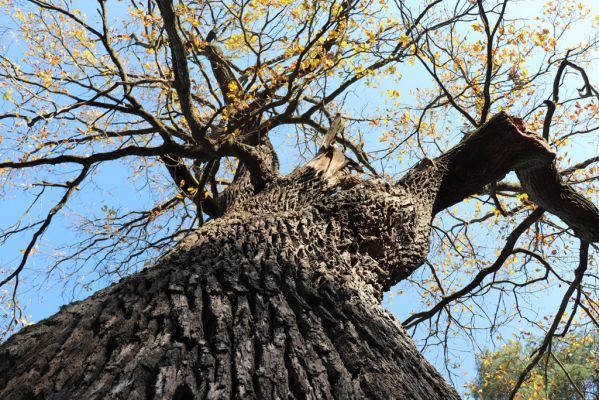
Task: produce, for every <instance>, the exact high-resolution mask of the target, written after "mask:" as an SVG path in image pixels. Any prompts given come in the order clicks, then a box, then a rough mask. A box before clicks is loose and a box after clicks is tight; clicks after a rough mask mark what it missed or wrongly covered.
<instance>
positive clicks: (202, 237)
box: [0, 114, 597, 400]
mask: <svg viewBox="0 0 599 400" xmlns="http://www.w3.org/2000/svg"><path fill="white" fill-rule="evenodd" d="M254 149H258V150H260V149H261V150H260V151H261V152H262V154H263V155H262V156H261V158H260V159H261V160H262V161H263V162H264V163H267V164H269V166H270V168H251V169H250V170H252V171H260V170H271V171H272V170H274V169H276V168H274V166H276V159H275V158H273V157H271V156H269V151H268V149H270V147H269V146H263V147H260V146H258V147H255V148H254ZM553 158H554V154H553V153H552V152H551V151H550V150H549V148H548V147H547V146H546V145H545V143H544V141H543V140H542V139H540V138H539V137H537V136H535V135H533V134H530V133H529V132H527V131H526V129H525V127H524V126H523V125H522V123H521V122H520V121H519V120H517V119H515V118H511V117H509V116H507V115H505V114H499V115H498V116H496V117H494V118H492V119H491V120H490V121H489V122H488V123H487V124H486V125H485V126H483V127H482V128H480V129H479V130H478V131H477V132H475V133H473V134H472V135H470V136H469V137H468V138H466V139H465V140H464V141H463V142H462V143H460V144H459V145H458V146H456V147H455V148H454V149H452V150H450V151H449V152H448V153H446V154H444V155H442V156H441V157H439V158H437V159H435V160H428V159H426V160H423V161H422V162H421V163H420V164H418V165H417V166H416V167H415V168H413V169H412V170H411V171H410V172H409V173H408V174H407V175H406V176H405V177H404V178H403V179H402V180H400V181H399V182H397V184H396V185H390V184H388V183H385V182H383V181H380V180H367V179H363V178H360V177H357V176H355V175H351V174H350V173H349V172H348V169H347V165H348V160H347V159H346V157H345V156H344V155H343V153H342V152H341V151H340V150H338V149H337V148H336V147H334V146H332V145H331V144H330V141H327V143H326V144H325V146H324V147H323V149H322V150H321V152H320V153H319V155H318V156H317V157H316V158H315V159H314V160H312V161H311V162H310V163H309V164H307V165H306V166H303V167H300V168H298V169H297V170H295V171H294V172H292V173H291V174H290V175H288V176H286V177H280V176H278V175H277V174H276V173H272V176H271V177H270V178H269V179H267V180H256V179H250V177H249V174H248V173H247V172H242V173H240V174H239V175H238V177H237V179H236V183H235V184H234V185H233V186H232V188H231V189H230V191H229V193H228V194H227V195H226V196H223V198H222V199H219V201H220V207H221V209H220V210H219V214H222V216H221V217H220V218H217V219H215V220H214V221H211V222H209V223H207V224H205V225H204V226H203V227H202V228H201V229H199V230H198V231H197V232H196V233H195V234H193V235H191V236H190V237H189V238H187V239H186V240H185V241H184V243H183V244H182V245H180V246H178V247H177V248H175V249H174V250H172V251H171V253H170V254H168V255H167V256H166V257H165V258H164V259H163V260H162V261H161V262H160V263H159V265H157V266H155V267H153V268H151V269H148V270H145V271H142V272H141V273H138V274H136V275H134V276H131V277H129V278H127V279H124V280H123V281H121V282H119V283H117V284H115V285H113V286H111V287H109V288H107V289H104V290H102V291H100V292H99V293H97V294H95V295H94V296H92V297H90V298H88V299H86V300H84V301H81V302H78V303H75V304H71V305H69V306H66V307H64V308H63V309H62V310H61V312H59V313H58V314H56V315H55V316H53V317H51V318H49V319H47V320H45V321H42V322H41V323H39V324H36V325H34V326H31V327H28V328H26V329H23V330H22V331H21V332H19V333H18V334H16V335H15V336H13V337H12V338H11V339H9V340H8V341H7V342H6V343H4V344H3V345H2V346H1V347H0V398H2V399H12V400H16V399H36V398H40V399H41V398H52V399H62V398H65V399H104V398H115V399H188V398H189V399H193V398H198V399H204V398H205V399H228V398H240V399H245V398H260V399H304V398H306V399H329V398H335V399H352V398H356V399H359V398H372V399H458V398H459V396H458V394H457V392H456V391H455V389H453V388H452V387H451V386H450V385H448V384H447V383H446V382H445V381H444V380H443V379H442V377H441V376H440V375H439V374H438V373H437V372H436V371H435V369H434V368H433V367H432V366H431V365H430V364H429V363H428V362H427V361H426V360H425V359H424V358H423V357H422V356H421V355H420V353H419V352H418V351H417V349H416V348H415V346H414V344H413V343H412V341H411V339H410V338H409V337H408V336H407V335H406V334H405V332H404V330H403V329H402V327H401V326H400V324H399V323H398V322H397V321H396V320H395V319H394V318H393V317H392V316H391V315H389V314H388V313H387V312H386V311H384V309H383V308H382V307H381V305H380V300H381V297H382V293H383V291H384V290H385V289H387V288H389V287H390V286H391V285H393V284H395V283H397V282H398V281H400V280H401V279H404V278H405V277H407V276H409V275H410V274H411V273H412V272H413V271H414V270H415V269H416V268H418V267H419V266H420V264H421V263H422V261H423V259H424V257H425V256H426V254H427V251H428V236H429V230H430V223H431V220H432V218H433V216H434V214H435V213H437V212H439V211H441V210H442V209H444V208H446V207H448V206H449V205H451V204H455V203H457V202H459V201H461V200H462V199H464V198H465V197H468V196H470V195H472V194H473V193H476V192H477V191H479V190H481V189H482V188H483V187H484V186H485V185H487V184H488V183H489V182H492V181H494V180H497V179H499V178H501V177H502V176H503V175H505V174H506V173H507V172H509V171H510V170H514V169H517V170H518V171H519V174H521V175H522V174H528V172H527V171H529V170H531V169H532V168H534V169H535V170H543V169H545V170H550V169H551V168H553V167H551V163H552V160H553ZM245 171H247V170H245ZM529 175H530V174H529ZM252 182H253V183H254V184H252ZM256 182H259V183H260V184H259V186H258V187H259V190H258V191H257V192H256V187H257V186H256ZM523 184H524V183H523ZM560 184H561V183H560ZM262 185H264V186H263V187H262ZM524 185H525V186H527V184H524ZM561 185H562V186H561V187H563V188H567V187H566V186H565V185H563V184H561ZM568 190H570V189H568ZM534 196H536V197H538V198H539V200H538V201H539V203H540V204H541V205H542V206H543V207H545V208H547V209H549V210H551V208H550V206H552V204H554V203H553V202H552V200H551V196H549V195H545V194H544V193H541V192H540V191H535V194H534ZM587 206H588V204H587ZM572 207H575V206H572ZM589 207H590V208H589ZM593 207H594V206H592V205H591V206H588V207H587V208H588V209H589V210H590V211H589V212H591V213H592V212H595V213H597V210H596V208H595V209H594V208H593ZM562 209H563V208H562ZM575 209H576V207H575ZM576 210H577V209H576ZM576 212H578V211H576ZM572 213H574V214H575V212H574V211H572V212H570V213H568V215H571V214H572ZM564 220H565V221H566V222H568V220H567V218H564ZM579 225H580V226H576V229H577V232H587V230H586V228H585V226H584V224H579ZM589 232H590V231H589ZM589 232H587V233H588V234H587V236H586V237H589V238H591V239H587V240H592V239H593V236H592V235H593V232H590V233H589ZM581 234H582V233H581ZM595 238H596V237H595Z"/></svg>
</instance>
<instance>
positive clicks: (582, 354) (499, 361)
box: [470, 332, 599, 400]
mask: <svg viewBox="0 0 599 400" xmlns="http://www.w3.org/2000/svg"><path fill="white" fill-rule="evenodd" d="M534 339H535V340H534V341H533V338H529V339H528V341H527V342H525V343H526V344H525V345H522V342H518V341H515V340H512V341H510V342H509V343H508V344H506V345H504V346H502V347H501V348H500V349H499V350H497V351H488V350H487V351H485V352H483V353H482V354H481V355H480V356H479V357H478V359H477V377H476V379H475V381H474V382H472V384H471V387H470V390H471V398H473V399H481V400H484V399H494V400H504V399H506V400H507V399H509V398H510V397H509V396H510V392H511V390H512V388H513V386H514V384H515V383H516V381H517V379H518V375H519V373H520V371H521V370H522V369H523V368H524V367H525V362H524V359H525V357H526V354H527V353H529V352H530V351H531V350H534V347H535V341H536V340H539V339H540V338H534ZM598 340H599V336H598V335H597V333H596V332H595V333H591V334H582V333H577V334H575V333H572V334H570V335H567V336H566V337H564V338H561V339H560V340H556V342H555V344H554V346H553V348H552V350H551V352H550V353H548V354H547V355H546V356H545V358H546V359H547V360H546V362H545V363H544V364H543V365H542V366H537V367H536V368H534V369H533V371H532V372H531V374H530V376H529V377H528V379H527V380H526V381H525V382H524V383H523V384H522V387H521V389H520V391H519V392H518V394H517V395H516V397H515V399H521V400H525V399H526V400H528V399H538V400H543V399H572V400H591V399H595V398H597V395H598V394H599V342H598Z"/></svg>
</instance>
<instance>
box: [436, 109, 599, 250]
mask: <svg viewBox="0 0 599 400" xmlns="http://www.w3.org/2000/svg"><path fill="white" fill-rule="evenodd" d="M554 159H555V153H554V152H553V151H552V150H551V149H550V148H549V146H548V145H547V142H546V141H545V140H544V139H543V138H542V137H540V136H538V135H536V134H535V133H534V132H531V131H529V130H528V129H527V127H526V125H525V124H524V122H523V121H522V120H521V119H519V118H516V117H511V116H509V115H507V114H506V113H504V112H501V113H499V114H497V115H495V116H494V117H493V118H491V119H490V120H489V121H488V122H487V123H486V124H484V125H483V126H482V127H480V128H479V129H478V130H477V131H475V132H474V133H472V134H471V135H469V136H468V137H467V138H465V139H464V140H463V141H462V142H461V143H460V144H458V145H457V146H455V147H454V148H452V149H451V150H449V151H448V152H447V153H445V154H443V155H441V156H440V157H438V158H437V159H436V160H435V164H438V165H439V166H440V167H441V168H444V169H445V172H444V177H443V180H442V183H441V186H440V188H439V192H438V195H437V198H436V201H435V205H434V207H433V214H437V213H438V212H440V211H442V210H444V209H445V208H447V207H450V206H451V205H453V204H456V203H458V202H460V201H462V200H463V199H465V198H467V197H469V196H471V195H472V194H474V193H477V192H478V191H480V190H481V189H482V188H483V187H484V186H485V185H487V184H489V183H491V182H494V181H498V180H500V179H501V178H503V176H505V175H506V174H507V173H508V172H510V171H516V172H517V175H518V178H519V179H520V181H521V183H522V186H523V188H524V190H525V191H526V192H527V194H528V195H529V198H530V199H531V200H532V201H534V202H535V203H537V204H538V205H539V206H541V207H542V208H544V209H546V210H547V211H549V212H551V213H552V214H554V215H556V216H558V217H559V218H561V219H562V220H563V221H564V222H565V223H566V224H568V225H569V226H570V227H571V228H572V229H573V230H574V232H575V233H576V235H577V236H579V237H581V238H583V239H585V240H587V241H589V242H599V209H598V208H597V207H596V206H595V205H594V204H593V203H592V202H590V201H589V200H587V199H586V198H584V197H583V196H582V195H581V194H579V193H577V192H576V191H575V190H574V189H573V188H572V187H571V186H569V185H568V184H566V183H564V182H563V181H562V179H561V177H560V174H559V173H558V171H557V168H556V166H555V162H554Z"/></svg>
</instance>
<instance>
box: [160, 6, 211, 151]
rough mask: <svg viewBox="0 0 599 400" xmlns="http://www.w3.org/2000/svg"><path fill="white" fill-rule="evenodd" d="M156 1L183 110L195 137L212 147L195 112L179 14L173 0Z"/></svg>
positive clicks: (206, 145) (206, 146)
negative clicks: (176, 12)
mask: <svg viewBox="0 0 599 400" xmlns="http://www.w3.org/2000/svg"><path fill="white" fill-rule="evenodd" d="M156 3H157V4H158V8H159V9H160V14H161V15H162V19H163V21H164V29H165V30H166V33H167V35H168V40H169V46H170V49H171V59H172V63H173V71H174V73H175V81H174V86H175V89H176V90H177V95H178V96H179V103H180V105H181V111H182V112H183V115H184V116H185V119H186V120H187V124H188V125H189V128H190V129H191V135H192V136H193V138H194V139H195V140H196V141H197V142H198V144H201V145H202V146H204V147H205V148H206V149H212V144H211V143H210V141H209V140H208V139H207V138H206V136H205V135H204V133H203V132H204V130H203V129H202V124H201V123H200V121H199V119H198V118H197V115H196V113H195V112H194V107H193V101H192V97H191V81H190V78H189V66H188V65H187V50H186V49H185V44H184V43H183V39H182V38H181V36H180V35H179V31H178V28H177V26H178V23H177V15H176V14H175V9H174V7H173V2H172V0H158V1H157V2H156Z"/></svg>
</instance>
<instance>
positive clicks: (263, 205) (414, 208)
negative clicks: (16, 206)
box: [0, 0, 599, 399]
mask: <svg viewBox="0 0 599 400" xmlns="http://www.w3.org/2000/svg"><path fill="white" fill-rule="evenodd" d="M0 4H1V5H2V7H3V10H4V12H5V16H6V18H5V19H6V21H7V22H6V29H5V30H4V40H3V41H4V42H5V43H7V45H6V47H5V48H4V49H3V54H2V55H1V56H0V76H1V77H2V82H1V83H0V84H1V85H2V89H3V92H4V95H3V103H2V107H3V110H2V114H1V115H0V119H1V120H0V121H1V122H2V128H3V132H2V136H1V138H2V146H3V147H2V152H3V155H2V158H3V159H2V160H1V161H0V177H1V179H2V180H3V183H4V187H3V192H4V194H5V195H11V194H12V193H14V191H16V190H23V191H24V192H25V193H26V194H28V195H29V198H30V199H31V204H30V205H29V206H26V207H25V208H24V215H23V216H22V217H20V218H17V219H16V220H13V221H11V222H8V224H6V225H5V226H4V227H3V230H2V231H0V241H2V242H6V243H9V242H10V241H11V240H13V241H14V240H15V239H17V240H18V239H19V238H23V237H24V235H27V236H26V237H27V241H26V244H25V245H23V246H22V249H21V253H22V254H20V256H19V259H18V260H17V261H16V262H15V263H14V264H2V265H0V269H1V270H2V273H3V275H2V276H1V277H0V289H2V290H4V292H2V295H3V296H4V298H3V303H2V304H3V306H5V307H6V308H7V315H8V318H7V319H6V326H5V328H6V329H5V332H6V333H9V332H12V331H13V330H14V329H15V328H16V327H17V325H18V324H24V323H26V319H25V317H24V314H23V311H22V309H21V305H20V304H21V303H20V302H19V290H20V288H21V287H22V280H23V279H24V278H25V276H26V274H27V271H28V268H32V267H31V264H32V260H33V259H35V258H37V259H38V260H45V261H48V263H49V265H48V266H47V271H48V273H49V274H50V276H51V274H53V273H54V274H58V273H60V274H62V275H63V276H64V277H65V279H67V281H69V282H71V283H69V285H75V284H81V285H83V286H86V285H91V284H93V282H94V281H96V280H100V279H105V278H107V279H109V280H112V281H116V279H117V278H122V279H121V280H120V281H119V282H116V283H114V284H112V285H111V286H109V287H107V288H105V289H102V290H100V291H99V292H97V293H95V294H94V295H92V296H91V297H89V298H87V299H85V300H83V301H79V302H75V303H72V304H70V305H68V306H65V307H63V308H62V309H61V311H60V312H59V313H58V314H56V315H54V316H52V317H50V318H49V319H47V320H45V321H42V322H40V323H38V324H35V325H33V326H29V327H26V328H23V329H21V330H20V331H19V332H18V333H16V334H14V335H13V336H12V337H11V338H10V339H8V340H7V341H6V342H5V343H4V344H2V346H1V347H0V396H1V397H3V398H9V399H29V398H56V396H59V397H64V398H131V399H133V398H219V399H220V398H232V397H235V398H398V399H407V398H410V399H448V398H456V399H457V398H459V396H458V393H457V391H456V390H455V389H454V388H453V387H452V386H451V385H450V384H448V383H447V382H446V381H445V380H444V379H443V378H442V377H441V375H440V374H439V373H438V372H437V371H436V370H435V369H434V368H433V367H432V366H431V365H430V364H429V363H428V362H427V361H426V360H425V359H424V358H423V356H422V355H421V354H420V352H419V351H418V349H417V348H416V346H415V345H414V343H413V342H412V340H411V339H410V337H409V336H408V334H407V333H406V331H405V330H404V327H405V328H408V329H421V328H422V329H425V331H426V334H425V341H426V343H428V342H429V341H433V340H438V341H439V343H441V344H442V345H447V343H448V337H450V336H451V335H452V334H453V333H455V331H456V330H457V331H460V332H462V333H463V334H465V335H466V336H471V335H472V332H473V331H475V330H477V329H483V325H479V322H480V321H479V320H478V319H476V318H478V316H476V314H478V313H481V310H482V313H483V314H484V316H485V317H486V318H487V320H488V321H490V322H491V326H490V327H487V329H489V330H490V331H491V333H492V332H493V331H494V330H495V329H497V327H499V326H500V325H502V324H504V323H507V322H508V321H512V320H514V319H517V318H520V319H521V320H527V321H529V322H530V323H531V325H533V326H536V327H537V328H538V329H543V330H544V331H545V332H544V333H545V335H543V336H542V340H541V342H540V344H539V345H538V347H537V348H536V350H535V351H534V352H533V354H532V355H531V357H530V360H528V362H527V363H526V365H525V366H523V368H522V370H521V371H520V375H519V379H518V380H517V381H516V382H514V385H513V387H512V388H511V393H510V396H511V397H512V398H513V397H514V396H516V393H517V392H518V390H519V388H520V386H521V385H522V384H523V383H524V382H525V381H526V379H527V378H528V376H529V374H530V372H531V371H532V370H533V369H534V368H535V366H536V365H537V364H538V363H539V361H542V358H543V356H545V355H548V354H551V351H552V342H553V339H554V337H556V336H560V335H564V334H565V333H566V332H567V331H568V330H569V329H570V327H571V326H573V325H583V324H587V325H597V318H598V309H597V298H596V291H595V288H596V286H595V284H596V275H595V274H594V271H593V268H594V259H593V254H592V249H595V246H596V245H595V244H594V243H596V242H598V241H599V210H598V209H597V207H596V206H595V205H594V203H593V201H592V199H593V197H591V196H593V195H594V193H595V191H594V190H595V189H594V186H593V185H594V182H595V181H596V180H597V172H599V171H598V170H597V167H596V166H595V164H596V163H597V161H599V159H598V158H597V157H596V156H592V155H591V156H589V157H587V158H586V159H583V160H577V161H576V163H571V162H570V160H569V159H568V157H565V155H566V154H567V151H571V149H570V148H568V147H567V145H568V142H569V141H572V142H574V141H575V140H576V139H577V138H579V137H585V138H586V137H590V135H592V134H593V132H595V131H597V130H598V128H599V121H598V119H597V107H598V106H597V100H598V98H597V97H598V92H597V90H596V89H595V87H594V86H593V82H592V80H591V79H590V77H589V75H590V74H588V73H587V70H588V69H589V68H591V66H592V58H591V57H592V56H591V54H592V50H593V49H594V48H595V47H596V39H595V37H593V36H591V37H588V38H586V40H585V41H584V42H581V43H577V45H576V46H574V47H572V46H571V45H569V44H568V40H569V39H568V36H567V32H571V31H572V30H573V29H576V26H577V24H581V23H583V22H584V21H585V20H586V17H587V15H588V14H589V10H588V9H587V7H586V6H585V5H584V4H582V3H576V2H571V1H565V2H548V3H547V4H546V5H545V8H544V11H543V15H542V16H539V17H538V19H537V20H536V21H535V22H534V23H531V22H530V21H526V20H523V19H522V18H508V15H509V14H507V13H508V12H509V10H510V7H513V6H514V7H517V4H515V3H514V2H512V1H508V0H503V1H482V0H478V1H464V0H453V1H449V2H446V1H441V0H434V1H427V2H419V1H418V2H414V4H412V3H411V2H408V1H405V2H404V1H395V2H393V3H391V2H389V3H387V2H385V1H376V2H375V1H371V0H343V1H339V2H337V1H335V2H331V1H318V0H312V1H300V0H298V1H295V0H268V1H263V0H215V1H212V0H210V1H183V0H181V1H173V0H150V1H147V2H141V1H138V0H130V1H128V2H123V1H109V0H98V1H97V2H95V3H93V6H91V5H90V4H87V5H86V6H81V5H80V4H79V2H71V1H66V0H52V1H50V0H21V1H0ZM78 7H79V8H78ZM82 7H85V8H86V9H82ZM597 21H598V20H596V19H595V21H594V22H590V21H589V22H588V23H589V26H590V24H596V23H597ZM532 66H536V67H537V68H536V69H535V70H533V69H532ZM410 68H414V70H415V71H419V72H418V74H422V75H425V76H427V78H428V79H429V80H430V83H431V85H430V87H422V88H418V89H415V90H414V97H415V98H416V101H415V102H414V103H413V104H409V105H405V104H402V103H401V102H400V101H399V98H400V96H401V93H400V92H399V90H398V89H397V85H398V84H399V83H398V81H401V76H402V74H406V75H407V74H409V70H410ZM416 68H419V69H416ZM573 79H576V82H577V83H579V82H580V83H581V85H582V87H581V88H580V89H579V90H578V92H574V93H572V90H571V89H570V88H571V82H572V80H573ZM380 86H383V87H384V92H385V93H386V94H387V95H388V97H389V102H388V103H387V106H385V107H381V108H379V109H378V110H376V111H374V112H372V113H370V114H368V113H366V112H360V111H359V110H358V111H356V110H355V104H356V100H353V101H350V100H348V98H349V97H350V96H351V95H352V91H353V90H360V91H361V92H362V93H372V90H377V89H379V88H380ZM367 100H368V99H360V101H362V102H365V103H366V102H367ZM366 129H368V130H370V131H371V132H376V134H377V135H378V136H380V140H379V141H375V140H373V139H372V135H367V134H366V133H364V132H365V131H366ZM373 142H378V143H377V144H378V145H379V146H380V145H381V144H382V145H383V146H384V147H383V149H381V148H380V147H378V148H373V147H372V146H374V144H373ZM290 143H293V144H292V145H290ZM291 157H298V160H299V162H297V163H295V164H294V165H293V168H291V171H290V172H288V173H283V172H281V167H280V164H284V165H286V166H288V165H289V164H290V162H289V158H291ZM115 163H119V164H118V165H119V167H118V169H115V167H114V165H115ZM407 164H411V166H410V168H405V166H406V165H407ZM393 168H395V171H396V172H397V171H398V170H399V171H401V170H402V169H403V171H401V172H397V173H393V172H392V171H391V170H392V169H393ZM116 171H118V172H117V173H118V174H121V173H126V174H128V177H129V179H130V180H129V183H130V185H132V186H133V187H134V190H133V191H132V192H133V193H135V196H136V197H137V196H139V198H140V203H142V197H144V196H145V197H144V198H151V199H153V200H154V203H153V204H152V205H151V206H150V207H149V208H146V209H138V208H136V209H133V210H132V209H126V208H125V207H119V206H118V204H117V205H112V204H111V205H109V204H103V205H102V206H101V208H100V209H99V210H98V209H93V208H88V209H86V210H78V209H76V208H74V206H72V204H76V201H77V198H78V197H79V198H83V196H84V194H83V193H84V192H86V191H90V192H92V193H94V190H95V187H97V186H102V185H107V184H108V186H110V183H107V181H108V182H110V181H111V180H115V179H116V178H114V177H110V176H109V177H106V175H110V174H114V173H115V172H116ZM512 172H514V173H515V175H514V174H512ZM506 176H507V178H506ZM138 193H139V194H138ZM135 200H137V199H135ZM123 201H124V200H123ZM48 202H52V204H51V205H50V206H48V205H47V203H48ZM464 202H467V203H465V204H466V205H467V206H468V204H472V203H474V206H472V207H469V208H468V207H467V208H468V209H467V211H465V212H466V217H464V216H463V215H462V211H460V210H459V209H458V208H456V207H461V206H462V205H463V204H464ZM88 207H92V206H88ZM40 209H41V210H42V211H41V213H40V212H39V210H40ZM64 215H68V216H69V219H71V218H72V220H73V221H75V222H76V223H77V229H78V230H79V233H78V237H77V238H76V239H75V240H74V243H71V244H70V245H69V246H68V247H66V248H64V249H60V251H58V250H54V251H53V252H51V253H49V254H40V253H43V252H44V251H45V247H44V246H43V243H42V241H41V239H42V238H44V237H47V236H49V235H48V233H49V232H50V230H51V229H52V226H53V224H54V223H56V221H57V220H59V219H60V218H63V217H64ZM486 224H491V225H492V226H494V227H500V228H501V229H492V230H491V232H493V231H497V232H498V235H499V238H498V239H501V238H503V240H502V241H501V240H496V241H495V243H494V247H493V248H492V251H490V252H489V248H488V247H487V246H485V245H484V244H480V243H477V238H476V236H477V235H475V234H472V230H478V229H479V228H478V227H481V226H482V227H485V225H486ZM45 234H46V236H44V235H45ZM431 243H432V245H431ZM497 243H500V244H499V245H498V244H497ZM573 246H576V247H577V248H578V250H577V252H576V253H577V257H576V260H575V262H574V263H575V264H576V266H575V267H572V265H573V262H572V260H571V257H570V258H568V256H569V253H570V252H571V251H570V250H569V249H571V248H572V247H573ZM431 249H432V251H431ZM429 252H430V255H429ZM490 257H494V259H491V258H490ZM564 260H565V261H564ZM423 265H424V268H421V267H422V266H423ZM73 282H75V283H73ZM398 282H404V283H406V282H409V283H411V284H412V285H413V289H414V290H415V291H417V292H418V291H419V292H421V293H422V298H423V305H424V308H423V309H420V310H417V311H416V312H414V313H413V314H411V315H410V316H409V317H407V318H406V319H405V320H404V321H402V323H400V322H399V321H397V320H396V319H395V318H394V317H392V316H391V315H390V314H389V313H388V312H387V311H385V310H384V309H383V308H382V306H381V299H382V296H383V294H384V293H385V292H386V291H388V290H389V289H390V288H391V287H392V286H393V285H395V284H397V283H398ZM554 284H557V285H563V287H564V289H565V291H564V293H563V298H562V300H561V301H560V302H559V304H558V306H557V308H556V309H555V313H553V314H552V315H551V317H549V318H547V320H548V321H549V323H548V324H547V326H546V327H545V326H542V325H541V324H539V323H537V321H535V320H533V319H531V317H530V314H528V313H527V312H526V310H525V309H523V307H522V306H521V301H522V299H523V298H527V296H530V295H531V294H533V293H535V291H537V290H538V289H539V287H545V289H546V290H551V289H550V288H547V287H549V286H551V285H554ZM486 298H490V299H492V302H493V303H494V304H495V306H494V307H493V309H494V311H491V312H488V313H487V306H486V305H485V303H484V302H485V299H486ZM512 301H513V303H512ZM570 303H572V305H571V306H570ZM475 316H476V318H475ZM402 325H403V327H402ZM545 358H546V357H545Z"/></svg>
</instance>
